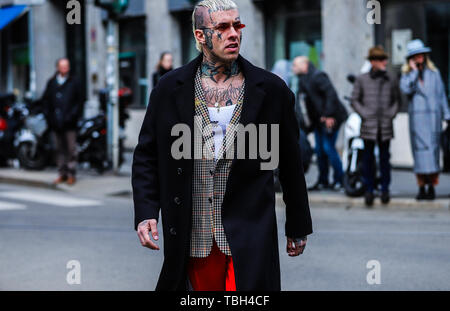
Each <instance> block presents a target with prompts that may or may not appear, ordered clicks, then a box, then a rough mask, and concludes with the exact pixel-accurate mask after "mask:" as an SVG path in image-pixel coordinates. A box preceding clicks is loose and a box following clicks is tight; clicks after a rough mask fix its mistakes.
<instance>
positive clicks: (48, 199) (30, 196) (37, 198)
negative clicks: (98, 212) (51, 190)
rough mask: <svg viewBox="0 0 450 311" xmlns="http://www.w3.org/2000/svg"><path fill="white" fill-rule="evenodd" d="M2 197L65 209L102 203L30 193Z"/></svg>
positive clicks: (20, 192) (4, 194)
mask: <svg viewBox="0 0 450 311" xmlns="http://www.w3.org/2000/svg"><path fill="white" fill-rule="evenodd" d="M0 196H1V197H4V198H8V199H15V200H22V201H30V202H36V203H42V204H51V205H57V206H63V207H78V206H98V205H102V203H101V202H100V201H96V200H87V199H78V198H72V197H69V196H67V195H59V194H51V195H50V194H48V193H37V192H29V191H8V192H0Z"/></svg>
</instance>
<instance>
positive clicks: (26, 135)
mask: <svg viewBox="0 0 450 311" xmlns="http://www.w3.org/2000/svg"><path fill="white" fill-rule="evenodd" d="M21 109H22V113H23V116H24V118H23V122H22V124H21V127H20V128H19V129H18V131H17V133H16V135H15V138H14V148H15V149H16V155H17V159H18V160H19V163H20V166H21V167H23V168H25V169H29V170H42V169H44V168H45V167H46V166H48V165H49V164H50V161H51V154H52V150H53V146H52V142H51V139H50V130H49V127H48V124H47V120H46V118H45V115H44V111H43V107H42V105H41V102H40V101H39V100H37V101H33V100H31V99H30V98H26V99H25V104H24V105H23V106H22V108H21Z"/></svg>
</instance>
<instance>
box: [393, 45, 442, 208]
mask: <svg viewBox="0 0 450 311" xmlns="http://www.w3.org/2000/svg"><path fill="white" fill-rule="evenodd" d="M430 52H431V49H430V48H429V47H426V46H425V45H424V43H423V42H422V41H421V40H420V39H415V40H412V41H411V42H409V43H408V44H407V55H406V60H407V62H406V64H404V65H403V67H402V76H401V79H400V88H401V90H402V92H403V93H405V94H406V96H407V97H408V100H409V106H408V115H409V133H410V138H411V146H412V152H413V157H414V173H415V174H416V177H417V184H418V186H419V192H418V194H417V196H416V199H417V200H434V199H435V196H436V194H435V189H434V187H435V186H436V185H437V184H438V183H439V172H440V163H439V162H440V161H439V158H440V154H439V151H440V148H439V147H440V141H441V140H440V137H441V131H442V121H443V120H447V122H449V120H450V109H449V107H448V101H447V96H446V94H445V90H444V83H443V82H442V78H441V75H440V73H439V70H438V69H437V68H436V66H435V65H434V64H433V62H432V61H431V59H430V56H429V54H430ZM425 188H426V189H425Z"/></svg>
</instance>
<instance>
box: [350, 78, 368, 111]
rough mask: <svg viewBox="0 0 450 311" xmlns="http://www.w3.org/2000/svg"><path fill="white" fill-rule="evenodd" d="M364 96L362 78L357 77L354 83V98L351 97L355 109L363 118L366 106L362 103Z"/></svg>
mask: <svg viewBox="0 0 450 311" xmlns="http://www.w3.org/2000/svg"><path fill="white" fill-rule="evenodd" d="M362 98H363V89H362V84H361V78H359V77H358V78H356V80H355V84H354V85H353V91H352V99H351V106H352V108H353V110H355V112H356V113H357V114H359V116H360V117H361V118H364V110H365V109H364V106H363V104H362Z"/></svg>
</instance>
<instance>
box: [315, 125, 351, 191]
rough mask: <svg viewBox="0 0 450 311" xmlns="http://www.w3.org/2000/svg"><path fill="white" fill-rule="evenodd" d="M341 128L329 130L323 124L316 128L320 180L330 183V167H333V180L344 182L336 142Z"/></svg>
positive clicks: (323, 182)
mask: <svg viewBox="0 0 450 311" xmlns="http://www.w3.org/2000/svg"><path fill="white" fill-rule="evenodd" d="M338 132H339V129H338V128H337V129H334V130H332V131H331V132H328V131H327V130H326V129H325V128H324V127H323V126H320V127H319V128H318V129H316V130H314V136H315V139H316V155H317V162H318V166H319V182H320V183H322V184H328V167H329V164H331V166H332V167H333V182H335V183H336V182H339V183H342V177H343V176H344V171H343V170H342V162H341V158H340V157H339V154H338V153H337V150H336V147H335V144H336V139H337V136H338Z"/></svg>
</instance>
